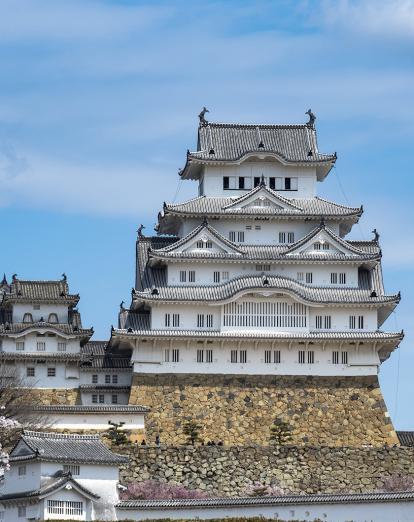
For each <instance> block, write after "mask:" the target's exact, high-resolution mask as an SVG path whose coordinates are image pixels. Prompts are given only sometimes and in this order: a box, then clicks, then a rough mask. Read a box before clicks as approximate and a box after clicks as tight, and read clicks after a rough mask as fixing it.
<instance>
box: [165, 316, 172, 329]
mask: <svg viewBox="0 0 414 522" xmlns="http://www.w3.org/2000/svg"><path fill="white" fill-rule="evenodd" d="M170 322H171V314H165V322H164V325H165V326H170Z"/></svg>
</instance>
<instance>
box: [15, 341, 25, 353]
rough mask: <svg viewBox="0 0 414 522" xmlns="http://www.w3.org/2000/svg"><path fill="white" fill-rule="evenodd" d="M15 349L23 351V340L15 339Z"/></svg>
mask: <svg viewBox="0 0 414 522" xmlns="http://www.w3.org/2000/svg"><path fill="white" fill-rule="evenodd" d="M16 351H18V352H23V351H24V341H17V343H16Z"/></svg>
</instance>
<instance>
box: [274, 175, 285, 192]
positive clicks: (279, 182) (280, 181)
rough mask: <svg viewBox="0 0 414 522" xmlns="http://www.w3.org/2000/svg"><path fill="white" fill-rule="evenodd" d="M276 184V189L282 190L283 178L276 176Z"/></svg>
mask: <svg viewBox="0 0 414 522" xmlns="http://www.w3.org/2000/svg"><path fill="white" fill-rule="evenodd" d="M275 185H276V187H275V188H276V190H282V188H283V178H276V179H275Z"/></svg>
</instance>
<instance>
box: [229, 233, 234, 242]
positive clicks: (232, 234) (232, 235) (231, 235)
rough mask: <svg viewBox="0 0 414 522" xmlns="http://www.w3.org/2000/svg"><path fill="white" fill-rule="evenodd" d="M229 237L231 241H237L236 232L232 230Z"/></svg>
mask: <svg viewBox="0 0 414 522" xmlns="http://www.w3.org/2000/svg"><path fill="white" fill-rule="evenodd" d="M229 239H230V241H232V242H233V243H234V242H235V241H236V232H234V231H230V232H229Z"/></svg>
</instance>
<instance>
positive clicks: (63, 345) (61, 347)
mask: <svg viewBox="0 0 414 522" xmlns="http://www.w3.org/2000/svg"><path fill="white" fill-rule="evenodd" d="M58 352H66V343H58Z"/></svg>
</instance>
